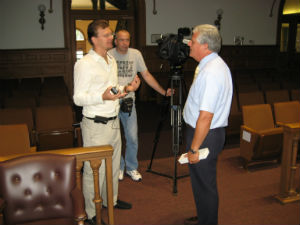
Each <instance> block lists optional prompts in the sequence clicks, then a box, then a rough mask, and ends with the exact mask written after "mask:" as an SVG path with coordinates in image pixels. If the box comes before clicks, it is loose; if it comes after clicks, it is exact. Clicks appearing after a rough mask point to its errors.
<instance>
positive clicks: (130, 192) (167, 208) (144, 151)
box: [103, 103, 300, 225]
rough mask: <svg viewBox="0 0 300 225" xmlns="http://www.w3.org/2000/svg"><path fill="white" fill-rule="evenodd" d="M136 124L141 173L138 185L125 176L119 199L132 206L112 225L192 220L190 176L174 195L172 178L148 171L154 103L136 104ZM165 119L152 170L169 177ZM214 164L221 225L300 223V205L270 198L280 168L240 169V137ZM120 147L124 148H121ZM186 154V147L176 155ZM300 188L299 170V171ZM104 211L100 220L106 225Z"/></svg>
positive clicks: (182, 168)
mask: <svg viewBox="0 0 300 225" xmlns="http://www.w3.org/2000/svg"><path fill="white" fill-rule="evenodd" d="M137 111H138V122H139V154H138V158H139V162H140V164H139V171H140V172H141V174H142V176H143V180H142V182H138V183H137V182H134V181H132V180H131V179H130V178H129V177H125V179H124V180H123V181H121V182H120V185H119V198H120V199H121V200H124V201H128V202H130V203H132V205H133V208H132V209H131V210H115V223H116V224H124V225H125V224H130V225H135V224H139V225H141V224H145V225H146V224H149V225H154V224H166V225H175V224H183V221H184V219H185V218H187V217H191V216H194V215H195V214H196V212H195V206H194V200H193V194H192V190H191V185H190V180H189V179H190V178H189V177H185V178H181V179H178V180H177V188H178V192H177V194H174V193H173V180H172V179H170V178H167V177H164V176H159V175H156V174H153V173H149V172H147V169H148V166H149V163H150V159H151V154H152V152H153V140H154V138H155V133H156V129H157V126H158V122H159V120H160V118H161V115H160V108H159V107H158V105H156V104H152V103H141V104H138V105H137ZM171 133H172V132H171V129H170V125H169V119H168V116H167V119H166V120H165V121H164V127H163V128H162V129H161V133H160V134H161V135H160V138H159V139H158V145H157V148H156V154H155V157H154V158H153V161H152V167H151V169H152V170H154V171H157V172H161V173H163V174H168V175H170V176H173V174H174V157H173V156H174V154H173V150H172V139H171V136H172V135H171ZM226 143H227V144H226V145H225V147H224V150H223V152H222V153H221V155H220V157H219V161H218V187H219V198H220V207H219V224H224V225H225V224H226V225H227V224H245V225H248V224H300V203H299V202H295V203H289V204H286V205H282V204H280V203H279V202H278V201H277V200H276V199H275V198H274V196H275V195H276V194H277V193H278V191H279V180H280V165H274V164H273V165H265V166H263V167H254V168H252V169H251V170H249V171H246V170H245V169H243V168H242V162H241V160H240V158H239V148H238V139H236V138H235V139H232V138H231V137H229V138H228V139H227V141H226ZM123 147H124V146H123ZM183 151H184V143H183V145H182V146H181V148H180V152H183ZM177 169H178V176H180V175H186V174H188V168H187V166H186V165H179V164H178V165H177ZM296 177H297V181H296V182H297V185H298V187H299V170H298V172H297V176H296ZM105 214H106V211H105V210H103V218H104V220H105V221H107V218H106V215H105Z"/></svg>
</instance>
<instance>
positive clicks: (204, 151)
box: [178, 148, 209, 164]
mask: <svg viewBox="0 0 300 225" xmlns="http://www.w3.org/2000/svg"><path fill="white" fill-rule="evenodd" d="M198 151H199V160H201V159H206V158H207V156H208V154H209V150H208V148H202V149H199V150H198ZM186 154H187V153H183V154H182V155H181V156H180V157H179V159H178V162H179V163H180V164H184V163H188V162H189V161H188V158H187V157H185V155H186Z"/></svg>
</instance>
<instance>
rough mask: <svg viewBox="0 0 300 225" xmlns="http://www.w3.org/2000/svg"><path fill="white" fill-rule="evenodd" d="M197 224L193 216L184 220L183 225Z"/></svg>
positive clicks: (196, 219)
mask: <svg viewBox="0 0 300 225" xmlns="http://www.w3.org/2000/svg"><path fill="white" fill-rule="evenodd" d="M196 224H198V217H197V216H193V217H190V218H187V219H185V220H184V225H196Z"/></svg>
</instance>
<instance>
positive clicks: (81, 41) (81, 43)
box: [76, 28, 86, 60]
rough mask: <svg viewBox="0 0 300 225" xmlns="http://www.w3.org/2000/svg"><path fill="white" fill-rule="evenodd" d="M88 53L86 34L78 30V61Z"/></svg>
mask: <svg viewBox="0 0 300 225" xmlns="http://www.w3.org/2000/svg"><path fill="white" fill-rule="evenodd" d="M85 53H86V38H85V35H84V33H83V32H82V31H81V30H80V29H78V28H76V60H79V59H81V58H82V57H83V56H84V54H85Z"/></svg>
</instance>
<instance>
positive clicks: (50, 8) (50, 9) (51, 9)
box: [48, 0, 53, 13]
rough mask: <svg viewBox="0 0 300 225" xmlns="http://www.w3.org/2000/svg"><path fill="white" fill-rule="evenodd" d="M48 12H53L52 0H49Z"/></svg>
mask: <svg viewBox="0 0 300 225" xmlns="http://www.w3.org/2000/svg"><path fill="white" fill-rule="evenodd" d="M48 12H49V13H53V7H52V0H50V7H49V9H48Z"/></svg>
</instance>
